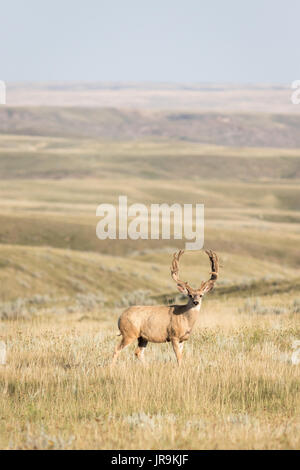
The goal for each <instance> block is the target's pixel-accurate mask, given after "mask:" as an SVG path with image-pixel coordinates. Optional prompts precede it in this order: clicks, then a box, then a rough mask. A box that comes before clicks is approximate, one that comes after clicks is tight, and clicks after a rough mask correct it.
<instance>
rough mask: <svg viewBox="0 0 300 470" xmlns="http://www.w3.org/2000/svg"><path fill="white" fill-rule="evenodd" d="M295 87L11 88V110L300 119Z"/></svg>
mask: <svg viewBox="0 0 300 470" xmlns="http://www.w3.org/2000/svg"><path fill="white" fill-rule="evenodd" d="M291 94H292V90H291V84H289V83H288V84H253V85H250V84H249V85H241V84H226V83H215V84H214V83H154V82H145V83H143V82H142V83H138V82H44V83H43V82H39V83H34V82H24V83H22V82H20V83H7V104H8V105H10V106H77V107H78V106H83V107H114V108H135V109H149V110H174V109H180V110H194V111H195V110H196V111H226V112H231V111H234V112H266V113H288V114H300V105H299V106H296V105H293V104H292V103H291Z"/></svg>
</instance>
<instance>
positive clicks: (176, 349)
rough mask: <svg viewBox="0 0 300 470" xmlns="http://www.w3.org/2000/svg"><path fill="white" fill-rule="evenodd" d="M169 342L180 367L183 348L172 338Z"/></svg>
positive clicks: (177, 340) (176, 339)
mask: <svg viewBox="0 0 300 470" xmlns="http://www.w3.org/2000/svg"><path fill="white" fill-rule="evenodd" d="M171 341H172V346H173V350H174V353H175V355H176V359H177V362H178V365H179V366H180V363H181V358H182V348H183V346H182V345H181V344H180V343H179V339H178V338H172V340H171Z"/></svg>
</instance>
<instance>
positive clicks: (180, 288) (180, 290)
mask: <svg viewBox="0 0 300 470" xmlns="http://www.w3.org/2000/svg"><path fill="white" fill-rule="evenodd" d="M177 289H178V290H179V292H181V293H182V294H184V295H188V291H187V289H186V288H185V287H183V286H181V285H180V284H177Z"/></svg>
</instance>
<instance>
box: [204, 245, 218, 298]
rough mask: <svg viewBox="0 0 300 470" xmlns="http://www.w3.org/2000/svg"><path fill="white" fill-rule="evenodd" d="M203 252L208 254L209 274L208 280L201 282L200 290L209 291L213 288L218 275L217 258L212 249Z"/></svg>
mask: <svg viewBox="0 0 300 470" xmlns="http://www.w3.org/2000/svg"><path fill="white" fill-rule="evenodd" d="M205 253H206V254H207V255H208V257H209V261H210V264H211V273H210V274H211V276H210V278H209V279H208V281H206V282H202V284H201V290H202V291H203V293H206V292H209V291H210V290H212V289H213V288H214V285H215V282H216V280H217V279H218V275H219V259H218V257H217V255H216V253H215V252H214V251H212V250H205Z"/></svg>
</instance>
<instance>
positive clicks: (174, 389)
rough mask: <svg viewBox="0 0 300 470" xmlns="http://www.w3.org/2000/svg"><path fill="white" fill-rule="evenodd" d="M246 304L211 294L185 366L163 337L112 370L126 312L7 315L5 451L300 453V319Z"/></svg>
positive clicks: (0, 393)
mask: <svg viewBox="0 0 300 470" xmlns="http://www.w3.org/2000/svg"><path fill="white" fill-rule="evenodd" d="M268 302H269V304H273V305H274V304H277V303H278V302H279V299H276V298H275V297H274V298H273V299H272V298H271V299H269V301H268ZM241 306H242V301H240V302H239V301H237V302H236V304H235V305H230V304H227V305H225V306H224V304H222V303H221V302H220V301H218V300H213V299H210V300H207V301H206V303H205V305H204V307H203V313H202V314H201V317H200V321H199V325H198V327H197V328H196V330H195V333H194V335H193V337H192V338H191V340H190V341H189V342H188V343H186V346H185V357H184V366H183V367H182V368H178V367H177V365H176V363H175V359H174V357H173V352H172V350H171V347H170V346H169V345H167V344H166V345H150V346H149V347H148V348H147V350H146V366H145V367H143V366H142V365H141V364H139V363H138V362H137V360H136V359H135V358H134V355H133V346H132V347H129V348H128V350H127V351H126V350H125V351H124V352H123V353H122V355H121V356H120V358H119V362H118V364H117V365H116V367H115V368H114V369H111V367H110V365H109V362H110V358H111V355H112V351H113V348H114V345H115V344H116V342H117V341H118V338H116V336H115V333H116V331H117V330H116V318H117V313H115V314H112V313H111V312H102V313H101V314H99V312H94V313H89V314H84V312H82V314H73V315H68V316H67V315H62V316H56V317H53V316H48V317H47V316H41V317H37V318H33V319H30V320H27V321H24V320H18V321H12V322H9V321H4V322H2V323H1V336H3V335H4V336H5V338H6V340H7V344H8V363H7V365H6V366H2V367H1V369H0V374H1V375H0V377H1V386H0V409H1V420H0V436H1V437H0V447H1V448H17V449H28V448H37V449H40V448H50V449H51V448H74V449H82V448H90V449H95V448H96V449H103V448H112V449H114V448H120V449H137V448H144V449H145V448H146V449H147V448H148V449H157V448H160V449H168V448H179V449H232V448H239V449H274V448H276V449H296V448H299V445H300V439H299V436H300V433H299V427H300V417H299V409H300V394H299V388H300V384H299V367H300V366H299V365H293V364H292V363H291V361H290V356H291V353H292V349H291V344H292V342H293V341H294V340H295V338H297V337H298V338H299V334H300V329H299V318H297V317H299V314H296V313H292V312H290V313H287V314H282V315H272V314H269V315H259V314H255V312H254V313H252V314H251V313H239V308H241Z"/></svg>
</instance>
